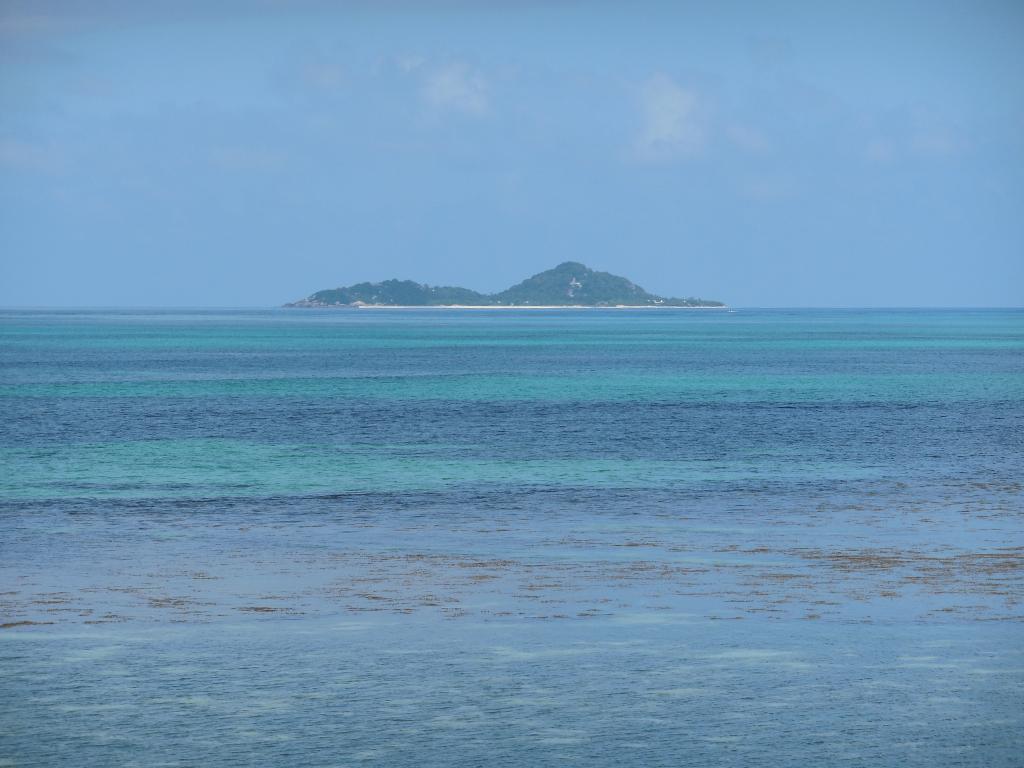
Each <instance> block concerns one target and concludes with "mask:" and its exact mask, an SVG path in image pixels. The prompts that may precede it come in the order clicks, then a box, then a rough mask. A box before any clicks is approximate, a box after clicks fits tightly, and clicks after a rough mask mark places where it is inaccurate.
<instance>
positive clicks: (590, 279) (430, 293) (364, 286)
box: [285, 261, 724, 308]
mask: <svg viewBox="0 0 1024 768" xmlns="http://www.w3.org/2000/svg"><path fill="white" fill-rule="evenodd" d="M285 306H286V307H312V308H316V307H345V306H392V307H399V306H402V307H444V306H476V307H538V306H543V307H581V306H582V307H721V306H724V305H723V304H722V302H720V301H709V300H707V299H697V298H686V299H677V298H666V297H664V296H657V295H655V294H653V293H648V292H647V291H645V290H644V289H643V288H641V287H640V286H639V285H636V284H635V283H633V282H631V281H630V280H627V279H626V278H624V277H619V276H618V275H612V274H609V273H608V272H595V271H594V270H592V269H590V268H589V267H587V266H586V265H584V264H580V263H579V262H577V261H566V262H563V263H562V264H559V265H558V266H557V267H555V268H554V269H549V270H547V271H545V272H541V273H539V274H536V275H534V276H533V277H529V278H527V279H526V280H523V281H522V282H521V283H518V284H517V285H513V286H512V287H511V288H507V289H506V290H504V291H501V292H500V293H492V294H486V293H479V292H477V291H474V290H471V289H469V288H456V287H452V286H443V285H426V284H422V283H417V282H414V281H412V280H384V281H383V282H380V283H356V284H355V285H350V286H346V287H342V288H330V289H327V290H324V291H317V292H316V293H314V294H313V295H311V296H308V297H307V298H305V299H300V300H299V301H296V302H293V303H291V304H286V305H285Z"/></svg>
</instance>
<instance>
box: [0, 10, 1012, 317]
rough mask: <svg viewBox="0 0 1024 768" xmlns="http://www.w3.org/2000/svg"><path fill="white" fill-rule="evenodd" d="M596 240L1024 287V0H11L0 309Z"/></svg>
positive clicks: (720, 286)
mask: <svg viewBox="0 0 1024 768" xmlns="http://www.w3.org/2000/svg"><path fill="white" fill-rule="evenodd" d="M567 260H573V261H581V262H583V263H585V264H587V265H588V266H591V267H593V268H595V269H601V270H605V271H609V272H613V273H615V274H621V275H625V276H626V277H629V278H630V279H632V280H633V281H634V282H636V283H638V284H639V285H641V286H643V287H644V288H646V289H647V290H649V291H651V292H654V293H658V294H662V295H671V296H701V297H704V298H713V299H720V300H722V301H725V302H727V303H729V304H730V305H733V306H763V307H768V306H787V307H798V306H1022V305H1024V3H1022V2H1016V1H1011V2H1005V1H1003V2H997V1H994V0H963V1H962V2H946V1H944V0H928V1H927V2H898V1H895V2H894V1H888V2H873V1H872V0H866V1H864V0H862V1H860V2H842V1H837V2H827V3H821V2H812V1H810V0H808V2H771V3H762V2H729V1H728V0H726V1H725V2H719V3H703V2H702V3H687V2H672V3H654V2H636V3H600V2H587V3H584V2H546V3H541V2H530V1H529V0H520V2H510V1H509V2H505V1H503V0H490V1H489V2H431V1H430V0H419V1H418V2H398V1H397V0H378V1H377V2H366V3H356V2H350V3H344V2H337V3H315V2H307V3H303V2H287V3H286V2H258V1H257V2H248V3H241V2H237V3H236V2H231V1H228V0H221V2H212V3H211V2H204V3H194V2H190V1H189V0H184V1H183V2H174V3H172V2H154V3H137V2H123V3H118V2H104V0H98V2H92V3H85V2H46V1H45V0H43V1H38V0H37V1H36V2H26V3H21V2H10V1H9V0H0V306H7V307H12V306H182V307H199V306H217V307H230V306H246V307H254V306H277V305H280V304H282V303H284V302H286V301H291V300H295V299H298V298H301V297H304V296H307V295H309V294H310V293H312V292H314V291H316V290H319V289H323V288H331V287H336V286H339V285H347V284H351V283H355V282H360V281H363V280H371V281H375V280H383V279H388V278H392V277H397V278H401V279H412V280H416V281H418V282H428V283H431V284H448V285H451V284H454V285H462V286H465V287H469V288H473V289H476V290H481V291H497V290H501V289H503V288H505V287H507V286H509V285H511V284H513V283H515V282H518V281H519V280H521V279H523V278H525V277H527V276H529V275H531V274H534V273H536V272H539V271H542V270H544V269H548V268H550V267H552V266H554V265H556V264H558V263H560V262H562V261H567Z"/></svg>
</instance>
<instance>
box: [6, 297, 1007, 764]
mask: <svg viewBox="0 0 1024 768" xmlns="http://www.w3.org/2000/svg"><path fill="white" fill-rule="evenodd" d="M0 416H2V418H0V593H2V594H0V623H2V624H3V628H2V629H0V765H19V766H20V765H26V766H27V765H74V766H78V765H81V766H109V765H119V766H132V765H138V766H156V765H168V766H171V765H181V766H192V765H237V766H250V765H303V766H349V765H380V766H424V765H426V766H435V765H436V766H441V765H473V766H476V765H480V766H483V765H531V766H533V765H536V766H546V765H551V766H555V765H566V764H580V765H587V766H593V765H607V766H612V765H614V766H631V765H636V766H641V765H642V766H652V765H653V766H661V765H664V766H670V765H671V766H678V765H694V766H706V765H736V766H751V765H764V766H790V765H792V766H806V765H831V764H848V765H886V766H889V765H891V766H905V765H912V766H913V765H920V766H939V765H951V766H1001V765H1006V766H1009V765H1022V764H1024V605H1022V602H1021V600H1022V598H1024V519H1022V518H1024V480H1022V477H1024V459H1022V456H1024V312H1021V311H1011V310H1006V311H1003V310H985V311H925V310H913V311H910V310H907V311H896V310H885V311H883V310H871V311H867V310H865V311H852V310H844V311H838V310H837V311H812V310H794V311H784V310H772V311H763V310H762V311H757V310H564V311H548V310H529V311H516V310H487V311H484V310H481V311H473V310H461V311H458V310H379V309H374V310H323V311H321V310H291V311H288V310H277V311H219V312H218V311H203V312H197V311H163V312H160V311H116V312H114V311H111V312H103V311H89V312H72V311H66V312H42V311H39V312H36V311H21V312H18V311H6V312H2V313H0Z"/></svg>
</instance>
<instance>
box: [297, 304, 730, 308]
mask: <svg viewBox="0 0 1024 768" xmlns="http://www.w3.org/2000/svg"><path fill="white" fill-rule="evenodd" d="M284 308H285V309H729V307H728V306H726V305H724V304H723V305H721V306H714V307H711V306H693V307H682V306H676V305H657V304H653V305H652V304H613V305H610V306H606V307H603V306H597V305H594V304H519V305H508V304H324V305H322V306H309V305H307V306H294V305H293V306H287V307H284Z"/></svg>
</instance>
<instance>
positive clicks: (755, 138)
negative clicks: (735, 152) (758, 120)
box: [726, 123, 771, 155]
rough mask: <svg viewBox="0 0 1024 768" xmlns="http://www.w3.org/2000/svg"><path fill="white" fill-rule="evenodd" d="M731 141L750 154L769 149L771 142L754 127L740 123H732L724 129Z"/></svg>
mask: <svg viewBox="0 0 1024 768" xmlns="http://www.w3.org/2000/svg"><path fill="white" fill-rule="evenodd" d="M726 133H727V134H728V135H729V138H730V139H731V140H732V143H733V144H735V145H736V146H737V147H739V148H740V149H742V150H743V151H744V152H749V153H750V154H752V155H763V154H764V153H766V152H768V151H769V150H770V149H771V143H770V142H769V141H768V139H767V138H766V137H765V135H764V134H763V133H761V132H760V131H758V130H757V129H756V128H751V127H750V126H749V125H743V124H742V123H733V124H732V125H730V126H729V128H728V129H727V130H726Z"/></svg>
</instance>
